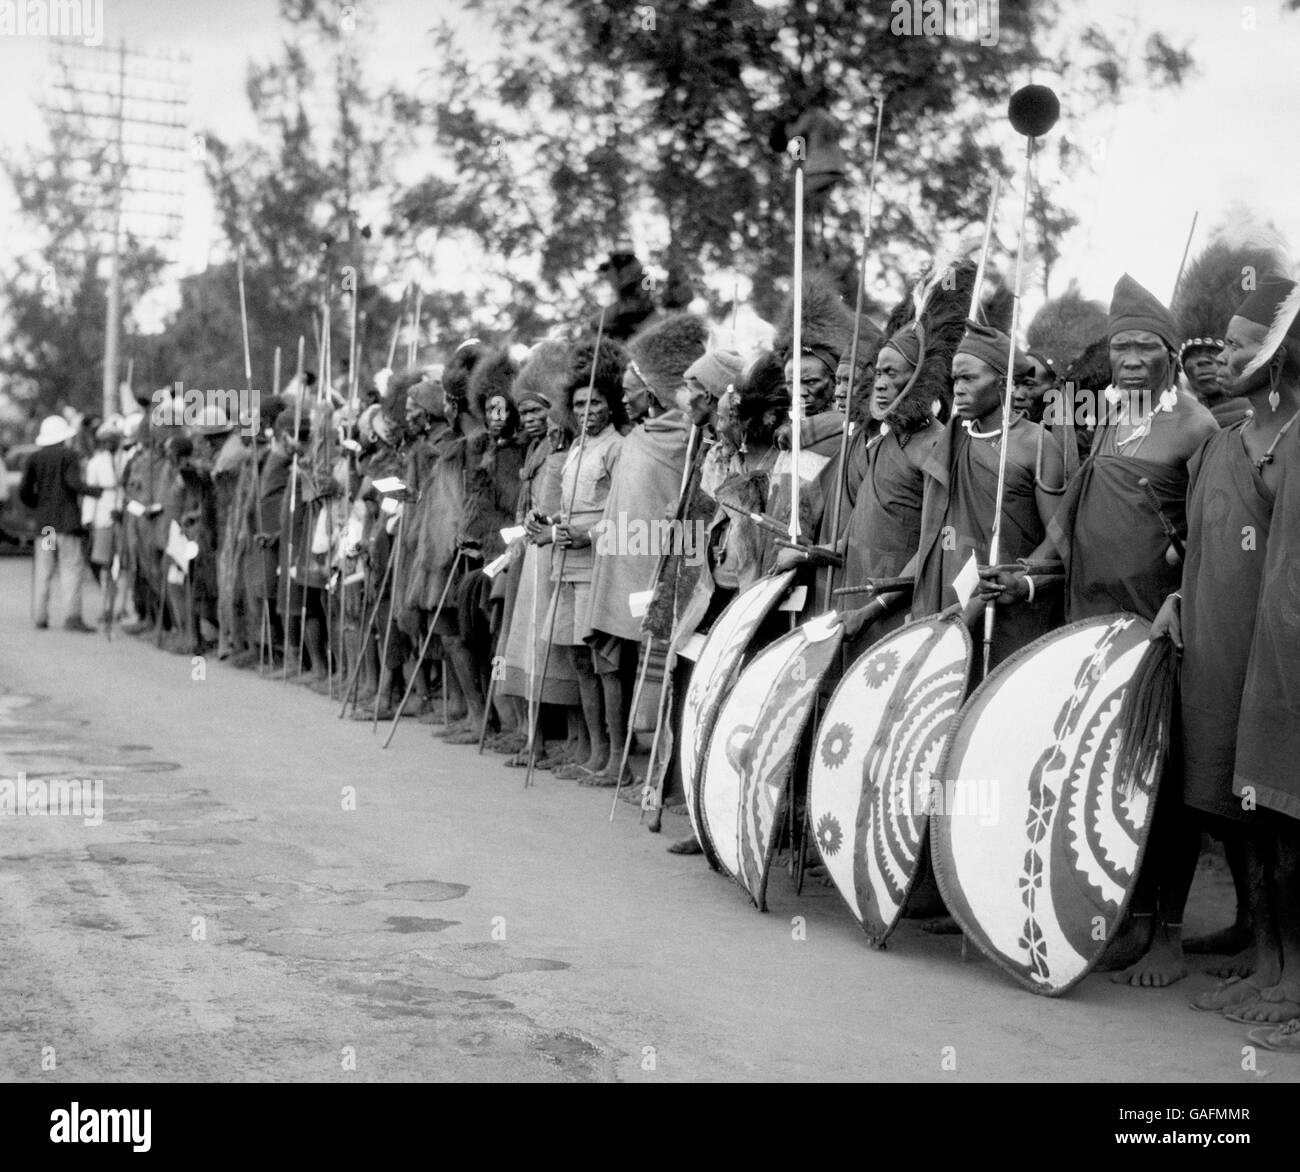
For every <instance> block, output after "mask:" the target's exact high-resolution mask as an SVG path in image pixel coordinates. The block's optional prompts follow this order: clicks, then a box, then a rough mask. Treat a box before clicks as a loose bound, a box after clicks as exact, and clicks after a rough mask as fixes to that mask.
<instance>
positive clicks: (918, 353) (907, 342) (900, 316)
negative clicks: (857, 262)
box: [882, 258, 975, 428]
mask: <svg viewBox="0 0 1300 1172" xmlns="http://www.w3.org/2000/svg"><path fill="white" fill-rule="evenodd" d="M974 289H975V263H974V262H973V261H971V260H968V259H959V260H956V261H952V260H950V259H949V258H941V259H940V260H938V261H937V262H936V265H935V268H934V269H933V270H932V271H931V272H930V273H929V274H928V275H927V276H925V277H924V278H922V279H921V280H919V281H917V282H916V284H915V285H913V287H912V290H911V293H910V294H909V295H908V296H907V297H905V298H903V300H902V301H901V302H900V303H899V304H898V305H897V306H895V308H894V312H893V313H891V314H890V315H889V321H888V322H886V323H885V337H886V341H885V342H884V343H882V346H889V347H891V348H893V349H896V350H897V351H898V352H899V353H900V354H902V355H903V357H904V358H906V359H907V361H908V362H910V363H911V364H912V365H913V366H914V367H915V368H916V369H915V372H914V373H913V375H912V379H911V383H910V385H909V387H908V390H907V394H906V396H905V398H904V399H903V401H902V402H900V403H899V404H898V405H897V406H896V407H895V408H894V410H893V411H892V412H890V416H891V418H895V417H896V418H897V421H898V422H899V423H900V424H904V426H905V428H906V425H907V424H911V425H912V426H915V425H916V424H918V423H920V422H923V420H924V418H925V416H926V415H928V414H929V413H930V411H931V405H932V404H933V403H935V402H936V401H937V402H938V403H939V404H940V405H941V409H940V413H939V418H941V419H945V420H946V419H947V418H948V414H949V412H950V410H951V408H952V359H953V355H954V354H956V353H957V347H958V346H959V345H960V344H961V340H962V337H963V335H964V334H965V333H966V315H967V314H968V313H969V312H970V302H971V294H972V292H973V291H974Z"/></svg>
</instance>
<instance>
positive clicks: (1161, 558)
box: [1048, 439, 1187, 622]
mask: <svg viewBox="0 0 1300 1172" xmlns="http://www.w3.org/2000/svg"><path fill="white" fill-rule="evenodd" d="M1100 442H1101V441H1100V439H1098V441H1097V442H1096V443H1095V444H1094V445H1093V448H1094V453H1095V454H1094V455H1093V456H1092V457H1091V458H1090V459H1089V460H1088V462H1087V463H1086V464H1084V465H1083V467H1082V468H1080V469H1079V473H1078V475H1077V476H1076V477H1075V478H1074V479H1073V480H1072V481H1071V482H1070V484H1069V486H1068V487H1067V489H1066V491H1065V495H1064V497H1062V499H1061V505H1060V508H1059V509H1058V510H1057V512H1056V515H1055V516H1054V517H1053V518H1052V522H1051V524H1050V525H1049V526H1048V533H1049V535H1050V536H1051V538H1052V540H1053V542H1054V543H1055V544H1056V547H1057V549H1058V550H1059V551H1060V554H1061V557H1062V558H1063V559H1064V561H1065V572H1066V594H1065V618H1066V621H1067V622H1076V621H1078V620H1079V619H1087V618H1094V617H1096V616H1099V615H1108V614H1114V613H1115V612H1116V611H1124V612H1126V613H1128V614H1136V615H1139V616H1140V617H1142V618H1144V619H1146V620H1147V622H1150V621H1151V620H1152V619H1154V618H1155V617H1156V611H1158V610H1159V609H1160V605H1161V603H1163V602H1164V600H1165V599H1166V598H1167V597H1168V596H1169V595H1170V594H1171V593H1172V592H1173V591H1175V590H1177V589H1178V583H1179V580H1180V578H1181V576H1182V569H1181V567H1180V566H1171V565H1170V564H1169V562H1168V561H1167V560H1166V559H1165V551H1166V550H1167V549H1168V548H1169V539H1168V537H1166V536H1165V531H1164V527H1163V526H1162V525H1161V523H1160V517H1159V515H1158V514H1157V513H1156V510H1155V506H1154V505H1153V504H1152V502H1151V498H1150V497H1149V496H1148V495H1147V494H1146V492H1145V491H1144V490H1143V489H1142V487H1141V486H1140V485H1139V484H1138V481H1139V480H1141V479H1142V478H1143V477H1145V478H1146V479H1147V480H1148V481H1149V482H1150V484H1151V488H1152V489H1153V490H1154V491H1155V494H1156V497H1157V498H1158V499H1159V501H1160V508H1161V509H1162V511H1163V512H1164V514H1165V516H1166V517H1167V518H1168V519H1169V521H1170V523H1171V524H1172V525H1173V526H1174V529H1175V530H1176V531H1177V532H1178V534H1179V536H1183V535H1185V534H1186V532H1187V508H1186V495H1187V469H1186V466H1183V465H1180V466H1177V467H1171V466H1169V465H1168V464H1158V463H1156V462H1154V461H1152V460H1142V459H1139V458H1138V457H1136V456H1116V455H1110V454H1104V453H1101V452H1098V451H1096V449H1097V447H1098V446H1099V445H1100Z"/></svg>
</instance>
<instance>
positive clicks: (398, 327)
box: [386, 289, 406, 371]
mask: <svg viewBox="0 0 1300 1172" xmlns="http://www.w3.org/2000/svg"><path fill="white" fill-rule="evenodd" d="M405 308H406V290H405V289H403V290H402V300H401V303H400V304H399V305H398V307H397V321H395V322H394V323H393V340H392V342H391V343H389V346H388V362H387V364H386V365H387V367H388V369H389V370H390V371H391V370H392V369H393V359H394V358H396V357H397V335H398V334H400V333H401V332H402V310H403V309H405Z"/></svg>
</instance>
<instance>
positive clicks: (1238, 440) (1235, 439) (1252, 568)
mask: <svg viewBox="0 0 1300 1172" xmlns="http://www.w3.org/2000/svg"><path fill="white" fill-rule="evenodd" d="M1244 429H1245V424H1244V423H1239V424H1237V425H1236V426H1234V427H1231V428H1229V429H1228V430H1227V431H1221V432H1219V433H1218V434H1216V435H1212V436H1211V437H1210V438H1209V439H1208V440H1206V441H1205V444H1204V446H1203V447H1202V448H1201V450H1200V451H1199V452H1198V453H1197V454H1196V455H1195V456H1193V457H1192V460H1191V462H1190V463H1189V464H1188V476H1189V479H1190V488H1189V489H1188V493H1187V561H1186V562H1185V564H1184V565H1183V586H1182V592H1183V602H1182V627H1183V659H1182V677H1181V683H1182V687H1181V693H1182V712H1183V720H1182V726H1183V727H1182V738H1183V800H1184V801H1185V802H1186V803H1187V804H1188V805H1189V806H1194V807H1196V809H1198V810H1204V811H1206V812H1207V813H1210V814H1219V815H1221V816H1223V817H1226V818H1234V819H1238V820H1242V821H1245V820H1247V819H1248V818H1249V814H1248V812H1247V811H1246V810H1243V809H1242V805H1241V802H1240V801H1239V800H1238V799H1236V798H1234V797H1233V795H1232V770H1233V762H1234V760H1235V758H1236V754H1237V718H1238V716H1239V715H1240V711H1241V693H1242V689H1243V688H1244V687H1245V684H1246V666H1247V663H1248V661H1249V659H1250V645H1251V641H1252V639H1253V637H1254V634H1255V608H1256V606H1257V604H1258V601H1259V591H1260V585H1261V583H1262V581H1263V577H1264V557H1265V552H1266V550H1267V548H1268V531H1269V523H1270V520H1271V518H1272V515H1273V494H1272V492H1271V491H1270V490H1269V489H1268V487H1267V486H1266V485H1265V484H1264V481H1263V479H1262V478H1261V477H1260V474H1259V472H1258V471H1257V470H1256V469H1255V466H1254V465H1253V464H1252V463H1251V460H1250V456H1249V455H1248V453H1247V452H1246V444H1245V440H1244V438H1243V432H1244Z"/></svg>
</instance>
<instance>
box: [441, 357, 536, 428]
mask: <svg viewBox="0 0 1300 1172" xmlns="http://www.w3.org/2000/svg"><path fill="white" fill-rule="evenodd" d="M518 373H519V367H518V366H517V365H516V364H515V360H514V359H513V358H511V357H510V355H509V353H508V352H507V351H505V350H494V351H490V352H489V353H486V354H484V355H483V356H482V357H481V358H479V360H478V361H477V362H476V363H475V364H474V369H473V372H472V373H471V374H470V376H469V387H468V394H467V399H468V403H467V406H468V409H469V413H470V414H471V415H473V416H474V418H475V419H477V420H478V421H479V422H480V423H486V422H487V401H488V400H489V399H490V398H492V396H493V395H501V396H503V397H504V398H505V399H506V400H507V401H508V402H509V403H510V404H511V407H512V408H513V406H514V399H513V398H512V397H511V395H510V388H511V386H512V385H513V384H514V381H515V375H516V374H518ZM442 381H443V388H444V389H445V388H446V385H447V375H446V373H445V372H444V373H443V376H442Z"/></svg>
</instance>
